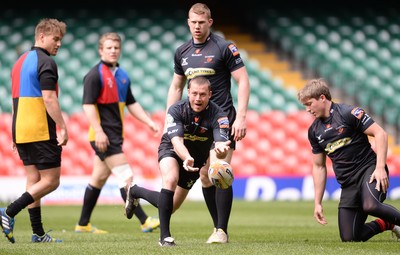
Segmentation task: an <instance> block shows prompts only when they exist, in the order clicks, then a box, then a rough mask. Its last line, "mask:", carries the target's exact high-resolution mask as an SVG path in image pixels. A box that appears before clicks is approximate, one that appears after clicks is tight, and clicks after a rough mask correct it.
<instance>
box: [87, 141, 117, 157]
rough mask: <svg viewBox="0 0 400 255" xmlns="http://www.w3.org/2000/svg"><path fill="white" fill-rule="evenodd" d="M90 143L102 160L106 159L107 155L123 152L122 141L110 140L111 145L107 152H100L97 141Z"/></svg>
mask: <svg viewBox="0 0 400 255" xmlns="http://www.w3.org/2000/svg"><path fill="white" fill-rule="evenodd" d="M90 145H91V146H92V148H93V150H94V151H95V152H96V155H97V156H99V158H100V159H101V161H104V160H105V159H106V157H109V156H112V155H115V154H120V153H123V151H122V142H121V143H112V142H110V145H108V146H107V150H106V151H105V152H100V151H99V150H98V149H97V147H96V145H95V142H90Z"/></svg>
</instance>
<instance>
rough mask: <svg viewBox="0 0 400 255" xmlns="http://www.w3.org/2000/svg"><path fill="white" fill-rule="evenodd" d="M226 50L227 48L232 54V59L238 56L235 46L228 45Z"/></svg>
mask: <svg viewBox="0 0 400 255" xmlns="http://www.w3.org/2000/svg"><path fill="white" fill-rule="evenodd" d="M228 48H229V50H230V51H231V52H232V55H233V56H234V57H236V56H237V55H239V51H238V48H237V47H236V45H235V44H230V45H229V46H228Z"/></svg>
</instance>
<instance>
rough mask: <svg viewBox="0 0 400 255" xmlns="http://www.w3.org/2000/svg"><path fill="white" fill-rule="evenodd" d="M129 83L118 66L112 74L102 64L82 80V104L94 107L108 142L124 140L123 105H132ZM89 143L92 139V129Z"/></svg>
mask: <svg viewBox="0 0 400 255" xmlns="http://www.w3.org/2000/svg"><path fill="white" fill-rule="evenodd" d="M130 85H131V81H130V79H129V77H128V74H127V73H126V72H125V70H123V69H121V68H120V67H118V68H117V69H116V71H115V73H113V72H112V71H111V70H110V66H109V65H108V64H107V63H105V62H103V61H101V62H100V63H98V64H97V65H95V66H94V67H93V68H92V69H91V70H90V71H89V72H88V73H87V75H85V77H84V79H83V104H95V105H96V109H97V112H98V115H99V118H100V124H101V127H102V128H103V131H104V133H105V134H106V135H107V136H108V139H109V140H110V142H111V143H121V141H122V140H123V120H124V109H125V106H126V105H130V104H134V103H135V102H136V99H135V97H134V96H133V94H132V91H131V87H130ZM89 140H90V141H94V140H95V134H94V130H93V129H92V127H90V130H89Z"/></svg>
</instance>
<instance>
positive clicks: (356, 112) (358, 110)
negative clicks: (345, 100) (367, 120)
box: [351, 107, 364, 120]
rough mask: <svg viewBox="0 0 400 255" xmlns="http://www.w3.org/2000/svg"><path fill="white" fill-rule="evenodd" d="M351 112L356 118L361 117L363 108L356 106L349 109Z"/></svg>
mask: <svg viewBox="0 0 400 255" xmlns="http://www.w3.org/2000/svg"><path fill="white" fill-rule="evenodd" d="M351 114H353V115H354V117H356V118H357V119H359V120H360V119H361V118H362V116H363V115H364V110H363V109H361V108H360V107H356V108H354V109H353V110H351Z"/></svg>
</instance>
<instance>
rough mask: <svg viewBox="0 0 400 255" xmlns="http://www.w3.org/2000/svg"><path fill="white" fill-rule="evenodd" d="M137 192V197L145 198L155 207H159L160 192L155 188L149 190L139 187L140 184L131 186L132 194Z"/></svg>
mask: <svg viewBox="0 0 400 255" xmlns="http://www.w3.org/2000/svg"><path fill="white" fill-rule="evenodd" d="M132 193H134V194H135V198H143V199H144V200H146V201H147V202H149V203H150V204H152V205H153V206H154V207H156V208H158V201H159V199H160V192H158V191H154V190H148V189H146V188H142V187H139V186H138V185H134V186H133V187H132V188H131V194H132Z"/></svg>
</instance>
